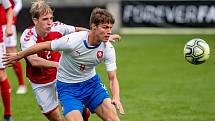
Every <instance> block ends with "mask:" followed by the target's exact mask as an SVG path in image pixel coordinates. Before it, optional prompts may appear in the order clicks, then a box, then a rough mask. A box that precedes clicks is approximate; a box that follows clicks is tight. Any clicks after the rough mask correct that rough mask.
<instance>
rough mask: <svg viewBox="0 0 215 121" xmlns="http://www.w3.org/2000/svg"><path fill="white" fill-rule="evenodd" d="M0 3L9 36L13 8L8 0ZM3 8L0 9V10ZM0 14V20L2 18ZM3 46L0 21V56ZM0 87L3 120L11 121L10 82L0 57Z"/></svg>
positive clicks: (10, 33) (11, 32) (0, 55)
mask: <svg viewBox="0 0 215 121" xmlns="http://www.w3.org/2000/svg"><path fill="white" fill-rule="evenodd" d="M0 5H2V7H3V8H4V9H5V10H6V14H7V24H6V30H5V31H6V32H5V33H6V35H7V36H11V35H12V34H13V31H12V22H13V9H12V7H11V3H10V1H8V0H0ZM2 10H3V9H1V10H0V12H1V11H2ZM1 17H2V16H0V20H2V18H1ZM5 52H6V51H5V46H4V43H3V31H2V24H1V23H0V58H1V57H2V55H3V54H4V53H5ZM0 89H1V97H2V102H3V105H4V121H13V120H12V117H11V104H10V103H11V101H10V93H11V90H10V84H9V81H8V77H7V74H6V71H5V67H4V65H3V63H2V61H1V59H0Z"/></svg>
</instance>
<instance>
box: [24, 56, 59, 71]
mask: <svg viewBox="0 0 215 121" xmlns="http://www.w3.org/2000/svg"><path fill="white" fill-rule="evenodd" d="M27 59H28V61H29V62H30V63H31V65H32V66H34V67H38V68H49V67H55V68H57V66H58V62H55V61H49V60H46V59H43V58H41V57H38V56H37V54H34V55H29V56H27Z"/></svg>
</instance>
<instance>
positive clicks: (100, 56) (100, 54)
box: [96, 51, 104, 59]
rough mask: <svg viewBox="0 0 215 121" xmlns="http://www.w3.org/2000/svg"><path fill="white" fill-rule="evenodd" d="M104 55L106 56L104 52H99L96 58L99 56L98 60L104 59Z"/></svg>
mask: <svg viewBox="0 0 215 121" xmlns="http://www.w3.org/2000/svg"><path fill="white" fill-rule="evenodd" d="M103 55H104V52H103V51H97V53H96V56H97V58H98V59H100V58H102V57H103Z"/></svg>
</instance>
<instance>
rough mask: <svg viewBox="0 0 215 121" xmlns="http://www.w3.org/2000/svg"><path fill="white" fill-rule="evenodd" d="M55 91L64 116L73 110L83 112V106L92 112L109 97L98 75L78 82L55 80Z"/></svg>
mask: <svg viewBox="0 0 215 121" xmlns="http://www.w3.org/2000/svg"><path fill="white" fill-rule="evenodd" d="M57 92H58V98H59V100H60V104H61V106H62V109H63V114H64V116H66V115H67V113H69V112H71V111H73V110H79V111H80V112H81V113H83V109H84V106H85V107H87V108H89V110H90V112H92V113H94V110H95V109H96V107H97V106H98V105H100V104H101V103H102V102H103V100H104V99H106V98H110V96H109V94H108V91H107V89H106V87H105V86H104V84H102V82H101V80H100V78H99V76H98V75H95V76H94V77H92V78H91V79H89V80H86V81H84V82H80V83H65V82H61V81H59V80H57Z"/></svg>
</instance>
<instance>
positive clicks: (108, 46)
mask: <svg viewBox="0 0 215 121" xmlns="http://www.w3.org/2000/svg"><path fill="white" fill-rule="evenodd" d="M103 44H104V46H105V48H106V49H114V46H113V45H112V44H111V42H109V41H108V42H106V43H104V42H103Z"/></svg>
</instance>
